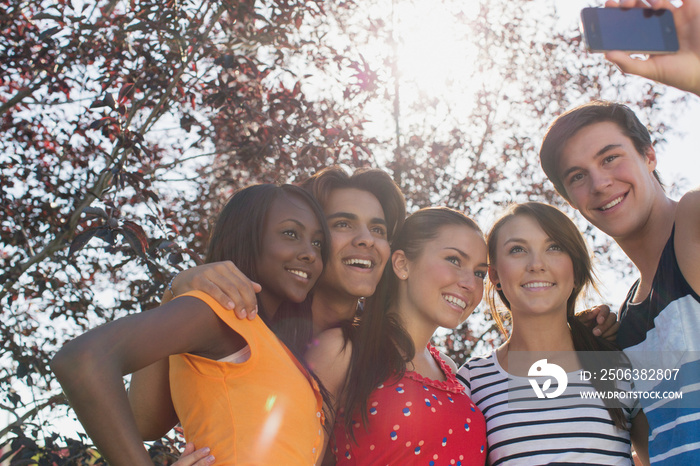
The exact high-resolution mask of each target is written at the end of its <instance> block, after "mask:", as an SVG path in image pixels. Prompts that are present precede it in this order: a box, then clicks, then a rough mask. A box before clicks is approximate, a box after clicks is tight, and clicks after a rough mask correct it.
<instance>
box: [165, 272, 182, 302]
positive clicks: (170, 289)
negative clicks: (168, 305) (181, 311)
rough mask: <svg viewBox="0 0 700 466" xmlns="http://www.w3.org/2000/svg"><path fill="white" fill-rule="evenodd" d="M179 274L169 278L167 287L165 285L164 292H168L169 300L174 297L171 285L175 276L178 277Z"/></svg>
mask: <svg viewBox="0 0 700 466" xmlns="http://www.w3.org/2000/svg"><path fill="white" fill-rule="evenodd" d="M179 274H180V272H178V273H176V274H175V275H173V276H172V277H171V278H170V281H169V282H168V285H167V286H166V288H165V291H166V292H168V291H169V292H170V298H171V299H172V298H174V297H175V291H174V290H173V283H175V279H176V278H177V276H178V275H179Z"/></svg>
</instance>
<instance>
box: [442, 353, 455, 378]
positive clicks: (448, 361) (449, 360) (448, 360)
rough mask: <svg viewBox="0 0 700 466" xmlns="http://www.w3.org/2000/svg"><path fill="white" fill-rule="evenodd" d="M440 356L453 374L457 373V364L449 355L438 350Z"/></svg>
mask: <svg viewBox="0 0 700 466" xmlns="http://www.w3.org/2000/svg"><path fill="white" fill-rule="evenodd" d="M440 357H441V358H442V360H443V361H445V364H447V365H448V366H450V369H451V370H452V373H453V374H456V373H457V364H455V362H454V361H453V360H452V358H451V357H449V356H448V355H446V354H445V353H443V352H442V351H440Z"/></svg>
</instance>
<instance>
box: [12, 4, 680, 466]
mask: <svg viewBox="0 0 700 466" xmlns="http://www.w3.org/2000/svg"><path fill="white" fill-rule="evenodd" d="M384 3H386V2H381V1H375V2H358V3H356V2H354V1H348V2H338V3H328V2H322V1H321V0H308V1H303V0H266V1H257V2H256V1H251V0H243V1H233V0H225V1H221V2H209V1H203V2H192V1H188V0H185V1H179V2H176V1H164V2H163V1H161V2H159V1H153V0H132V1H129V2H127V1H119V0H96V1H95V2H75V1H71V0H57V1H54V2H47V1H44V0H17V1H14V2H5V3H3V4H2V5H0V31H1V32H2V34H0V64H1V65H0V69H2V73H1V74H0V118H1V120H0V131H1V133H2V135H3V136H2V138H0V200H1V203H0V284H1V286H2V289H0V316H1V318H0V341H1V346H2V357H1V358H0V389H1V391H2V393H3V396H2V399H1V400H0V409H2V411H3V412H4V413H6V418H7V420H8V422H7V425H0V444H5V447H3V450H1V451H2V452H3V453H0V461H3V460H4V459H7V458H10V456H12V455H14V456H13V458H14V459H13V460H12V461H17V462H18V461H20V460H26V461H31V460H32V459H34V460H37V461H39V460H38V458H41V460H40V461H42V462H44V463H46V464H61V463H65V464H91V463H90V461H95V455H94V452H92V451H91V450H90V449H89V445H86V444H84V443H83V441H82V440H84V439H81V440H80V441H78V440H72V439H70V438H66V437H65V436H64V435H63V434H58V433H57V430H56V428H55V427H54V426H53V425H52V424H53V423H54V422H55V420H56V419H57V418H59V417H60V416H64V415H66V410H67V409H68V407H67V404H66V402H65V399H64V398H63V397H62V395H61V393H60V390H59V387H58V385H57V383H56V382H55V381H54V380H53V377H52V375H51V373H50V371H49V369H48V361H49V360H50V358H51V356H52V355H53V353H54V352H55V351H56V349H57V348H58V347H60V346H61V345H62V344H63V342H65V341H66V340H68V339H70V338H72V337H74V336H75V335H77V334H79V333H82V332H83V331H85V330H86V329H88V328H90V327H93V326H95V325H98V324H100V323H102V322H104V321H107V320H111V319H114V318H116V317H119V316H122V315H124V314H126V313H131V312H138V311H140V310H144V309H148V308H150V307H153V306H154V305H156V304H157V302H158V297H159V295H160V293H161V292H162V291H163V288H164V284H165V283H166V282H167V280H168V278H169V277H170V276H171V275H172V274H173V273H175V272H176V271H177V270H179V269H181V268H182V267H188V266H191V265H193V264H196V263H198V262H199V261H200V255H201V254H202V251H203V249H204V247H203V246H204V243H205V242H206V238H207V235H208V231H209V220H210V218H211V216H212V215H213V214H214V213H216V212H217V211H218V209H219V207H220V206H221V205H222V204H223V202H224V201H225V199H226V197H227V196H228V195H229V194H230V193H231V192H232V191H234V190H235V189H237V188H240V187H242V186H245V185H247V184H250V183H253V182H295V181H298V180H300V179H303V178H304V177H306V176H308V175H309V174H311V173H313V172H314V171H316V170H317V169H319V168H321V167H324V166H327V165H330V164H338V163H340V164H345V165H347V166H349V167H361V166H379V167H381V168H385V169H386V170H388V171H389V172H390V173H391V174H392V175H393V176H394V178H395V180H396V181H397V183H399V185H400V186H401V187H402V189H403V190H404V192H405V194H406V196H407V199H408V201H409V206H410V207H411V208H412V209H413V208H418V207H422V206H426V205H432V204H444V205H449V206H451V207H454V208H457V209H462V210H466V211H467V212H468V213H470V214H471V215H474V216H476V218H477V220H480V219H481V218H487V219H488V215H489V214H490V213H492V212H493V210H494V205H496V206H498V205H501V204H503V203H505V202H507V201H513V200H514V201H519V200H525V199H539V200H555V199H554V198H553V190H552V189H551V186H550V185H548V184H547V183H545V181H544V180H545V178H544V176H543V174H542V173H540V170H539V167H538V164H537V162H536V150H537V147H538V144H539V140H540V139H541V136H542V134H543V131H544V128H545V127H546V125H547V124H548V123H549V121H551V120H552V119H553V117H554V116H555V115H556V114H558V113H560V112H561V111H562V110H564V109H566V108H568V107H570V106H571V105H572V104H574V103H579V102H581V101H584V100H589V99H591V98H597V97H608V98H614V99H624V100H627V101H631V102H632V103H636V105H637V107H639V108H641V109H643V110H648V109H651V108H652V107H654V106H658V102H659V101H660V100H663V99H664V96H663V95H662V94H661V92H662V91H660V90H659V89H657V88H656V87H653V86H650V85H647V86H646V87H642V88H641V89H640V87H639V86H637V87H636V88H635V90H634V91H633V92H632V91H629V90H628V89H627V90H626V88H625V86H624V85H623V84H624V81H623V78H622V77H621V76H620V74H619V73H617V72H616V71H615V70H614V69H612V68H610V67H609V66H608V65H605V64H603V63H602V61H601V60H600V58H599V57H585V56H584V55H583V54H582V52H581V46H580V36H579V35H578V33H577V32H576V31H563V32H556V30H555V29H554V28H553V27H552V29H551V31H552V33H551V34H545V35H543V34H541V30H542V29H543V28H544V27H545V26H543V24H545V23H546V24H547V25H551V24H553V23H554V22H555V10H554V8H553V5H551V4H550V5H549V7H548V8H549V9H548V10H546V13H544V14H543V13H541V12H540V13H537V15H536V14H535V12H534V10H533V8H534V7H533V6H532V3H533V2H522V4H519V3H517V2H516V3H515V4H513V2H507V1H505V0H497V1H490V2H480V3H479V5H478V6H477V5H473V6H471V7H469V11H468V13H469V14H467V10H466V9H465V7H464V6H454V5H452V4H451V3H450V2H444V3H445V5H447V6H449V5H452V6H449V7H450V8H457V9H459V8H462V9H463V10H460V11H456V12H454V16H455V17H456V18H457V19H459V20H460V21H461V22H462V24H463V26H464V34H465V35H469V38H470V40H472V41H473V43H474V44H478V47H477V48H476V49H475V50H476V52H475V58H474V64H475V66H474V67H473V69H471V71H470V73H471V78H478V77H479V76H481V77H482V78H483V77H486V78H485V79H481V80H472V81H471V82H472V83H474V84H473V85H474V86H475V87H476V89H475V91H474V105H473V106H472V107H471V108H469V109H468V110H467V111H463V110H459V111H458V110H456V109H453V108H451V106H450V102H449V101H448V100H440V99H439V98H438V97H430V98H425V95H424V94H423V92H422V91H421V90H420V89H417V88H416V87H415V85H414V84H413V83H412V82H411V81H410V80H408V79H407V78H406V77H404V76H402V75H401V72H400V67H399V66H398V61H397V60H398V59H397V54H396V51H397V48H398V47H400V45H401V43H402V41H403V40H404V39H405V37H404V36H403V35H405V34H408V32H406V31H403V32H402V31H401V29H400V27H399V25H400V24H399V23H400V18H399V17H398V16H396V15H393V16H391V15H390V16H389V17H386V16H384V13H383V12H385V11H387V5H384ZM393 3H394V4H395V6H396V7H397V8H398V6H400V5H401V4H402V2H400V1H399V0H395V1H394V2H393ZM406 3H411V2H409V1H408V0H406ZM456 3H457V2H455V4H456ZM534 3H537V2H534ZM540 3H542V2H540ZM545 3H546V2H545ZM371 6H374V7H376V8H370V7H371ZM447 6H446V7H447ZM538 11H539V10H538ZM535 18H537V19H535ZM547 27H549V26H547ZM370 43H380V44H382V45H383V48H382V50H383V52H382V53H381V54H380V55H379V56H378V57H373V58H372V59H371V60H370V59H365V56H364V54H363V50H366V49H365V48H363V47H366V45H367V44H370ZM455 79H457V78H456V77H455ZM460 86H464V82H461V81H459V80H456V81H455V83H454V84H453V88H452V89H451V90H452V91H454V92H457V91H459V89H460ZM446 91H448V92H449V91H450V89H446ZM370 109H372V110H370ZM370 120H374V121H370ZM382 120H383V121H385V122H386V124H384V125H380V126H381V128H380V129H379V130H377V125H376V123H377V121H382ZM650 121H654V120H650ZM370 123H371V124H370ZM655 125H656V126H655V134H656V135H657V136H660V135H661V134H662V133H663V131H664V130H665V129H666V128H665V127H663V126H662V125H661V124H656V123H655ZM657 139H659V140H662V139H661V138H660V137H659V138H657ZM480 216H481V217H480ZM602 247H605V244H603V245H602ZM496 338H497V336H496V335H495V332H493V331H492V329H489V324H488V323H486V324H485V325H484V327H483V328H479V327H478V326H476V327H474V326H473V328H472V331H471V332H470V331H469V330H468V329H467V328H466V327H464V328H462V329H461V330H458V331H457V332H455V333H453V334H448V335H445V336H442V337H440V342H441V344H442V345H443V346H444V347H445V348H446V349H447V350H448V351H450V352H451V353H452V354H453V355H454V356H455V359H456V360H457V361H458V362H461V361H463V360H464V359H465V357H466V356H467V355H468V354H469V353H470V351H471V350H472V348H473V347H474V345H475V344H477V342H478V341H479V340H482V341H485V342H486V344H488V342H490V341H493V340H494V339H496ZM482 344H483V343H482ZM69 416H72V414H70V415H69ZM177 446H181V445H180V444H179V443H178V442H177V441H175V440H172V439H171V440H169V441H166V442H165V444H163V445H155V446H154V447H153V449H152V452H153V455H154V457H155V456H157V455H161V456H164V457H165V456H167V455H168V453H167V452H168V451H170V450H171V449H172V447H177ZM10 451H12V452H13V453H9V452H10ZM169 458H171V459H172V456H170V457H169ZM171 459H163V460H158V461H161V462H169V461H171ZM42 464H43V463H42Z"/></svg>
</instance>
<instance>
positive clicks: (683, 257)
mask: <svg viewBox="0 0 700 466" xmlns="http://www.w3.org/2000/svg"><path fill="white" fill-rule="evenodd" d="M675 221H676V227H675V237H674V246H675V249H676V259H677V260H678V266H679V267H680V269H681V272H682V273H683V276H684V277H685V279H686V281H687V282H688V283H689V284H690V286H691V287H692V288H693V290H695V292H696V293H697V294H700V268H698V266H697V264H698V263H700V188H696V189H694V190H692V191H689V192H687V193H686V194H685V195H684V196H683V197H682V198H681V200H680V201H678V207H677V210H676V218H675Z"/></svg>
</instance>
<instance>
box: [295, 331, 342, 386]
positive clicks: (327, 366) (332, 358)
mask: <svg viewBox="0 0 700 466" xmlns="http://www.w3.org/2000/svg"><path fill="white" fill-rule="evenodd" d="M351 356H352V342H349V341H346V340H345V337H344V336H343V331H342V330H341V329H339V328H333V329H329V330H326V331H324V332H323V333H321V334H320V335H318V337H317V338H315V339H314V341H313V342H312V343H311V345H310V346H309V349H308V350H307V351H306V362H307V363H308V365H309V367H310V368H311V370H313V371H314V373H315V374H316V375H317V376H318V378H319V379H320V380H321V382H322V383H323V385H324V386H325V387H326V389H327V390H328V391H329V392H330V393H331V394H332V395H333V396H334V397H336V399H338V397H339V396H340V393H341V392H342V389H343V387H344V386H345V379H346V377H347V373H348V370H349V368H350V358H351Z"/></svg>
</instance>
